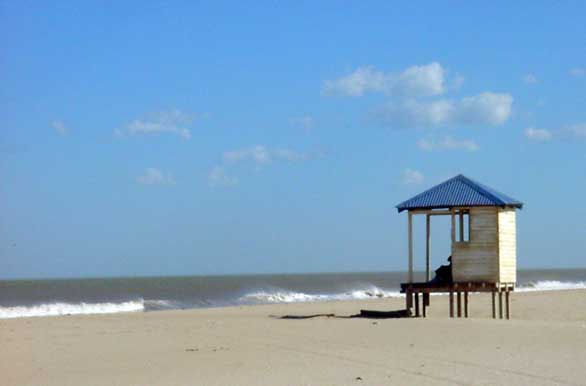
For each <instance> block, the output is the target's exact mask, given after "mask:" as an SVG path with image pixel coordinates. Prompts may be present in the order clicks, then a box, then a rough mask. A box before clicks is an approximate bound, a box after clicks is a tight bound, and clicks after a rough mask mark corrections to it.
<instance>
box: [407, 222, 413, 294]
mask: <svg viewBox="0 0 586 386" xmlns="http://www.w3.org/2000/svg"><path fill="white" fill-rule="evenodd" d="M408 217H409V225H408V232H407V233H408V234H409V283H413V214H412V213H411V212H409V216H408Z"/></svg>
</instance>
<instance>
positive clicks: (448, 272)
mask: <svg viewBox="0 0 586 386" xmlns="http://www.w3.org/2000/svg"><path fill="white" fill-rule="evenodd" d="M431 281H432V282H433V283H451V282H452V263H451V262H450V264H448V265H440V267H439V268H438V269H436V270H435V277H434V278H433V279H432V280H431Z"/></svg>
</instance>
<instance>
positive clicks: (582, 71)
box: [569, 67, 586, 76]
mask: <svg viewBox="0 0 586 386" xmlns="http://www.w3.org/2000/svg"><path fill="white" fill-rule="evenodd" d="M569 73H570V75H572V76H586V68H585V67H576V68H572V69H571V70H570V71H569Z"/></svg>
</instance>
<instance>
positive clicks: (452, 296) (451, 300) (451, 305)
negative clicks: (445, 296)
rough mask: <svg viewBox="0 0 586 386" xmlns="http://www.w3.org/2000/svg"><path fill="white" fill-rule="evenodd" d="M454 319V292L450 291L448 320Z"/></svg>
mask: <svg viewBox="0 0 586 386" xmlns="http://www.w3.org/2000/svg"><path fill="white" fill-rule="evenodd" d="M453 317H454V291H452V290H450V318H453Z"/></svg>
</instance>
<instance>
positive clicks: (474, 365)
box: [0, 290, 586, 385]
mask: <svg viewBox="0 0 586 386" xmlns="http://www.w3.org/2000/svg"><path fill="white" fill-rule="evenodd" d="M446 300H447V299H446V297H445V296H443V297H433V298H432V303H431V308H430V309H429V314H428V316H429V317H428V318H427V319H421V318H419V319H414V318H411V319H385V320H373V319H362V318H337V317H336V318H333V317H318V318H311V319H301V320H290V319H279V318H277V317H276V316H283V315H310V314H316V313H335V314H336V315H339V316H344V315H351V314H355V313H357V312H359V310H360V309H361V308H366V309H380V310H391V309H399V308H401V306H402V304H403V302H402V301H401V299H380V300H375V301H366V302H365V301H349V302H329V303H297V304H279V305H262V306H249V307H232V308H214V309H198V310H185V311H162V312H151V313H127V314H112V315H85V316H60V317H42V318H22V319H4V320H0V344H1V347H2V349H1V350H0V374H2V375H1V377H2V382H1V383H2V384H3V385H358V384H360V385H382V384H402V385H407V384H409V385H432V384H433V385H437V384H445V385H456V384H458V385H472V384H474V385H494V384H509V385H528V384H531V385H580V384H586V366H585V365H586V359H585V358H586V291H584V290H574V291H550V292H529V293H515V294H514V295H513V297H512V317H513V318H512V319H511V320H508V321H507V320H493V319H491V318H490V305H489V298H488V296H485V295H474V296H473V297H472V299H471V307H470V310H471V316H472V317H471V318H469V319H449V318H448V317H447V301H446Z"/></svg>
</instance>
